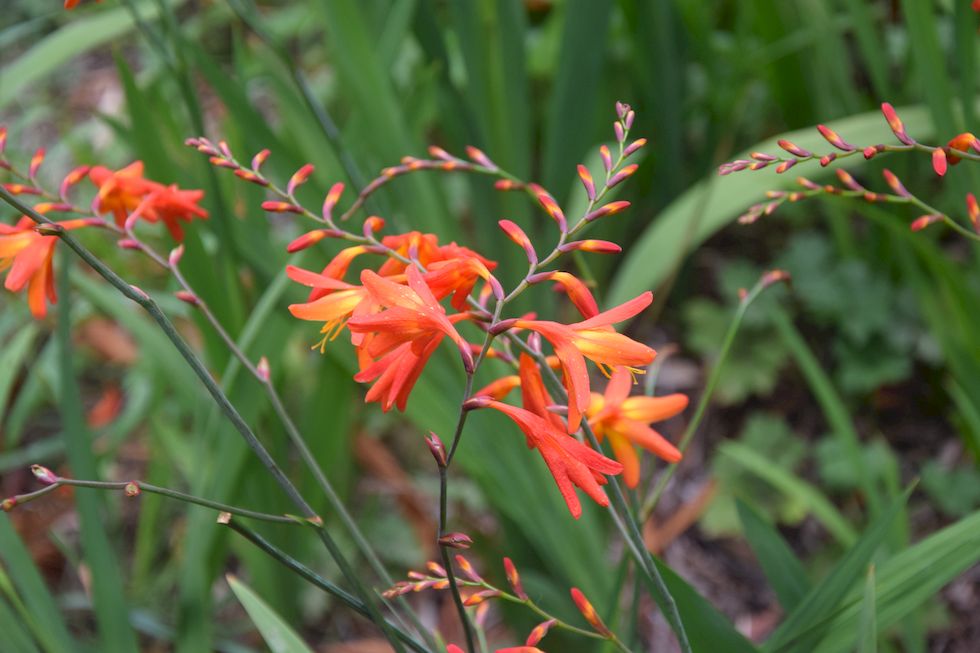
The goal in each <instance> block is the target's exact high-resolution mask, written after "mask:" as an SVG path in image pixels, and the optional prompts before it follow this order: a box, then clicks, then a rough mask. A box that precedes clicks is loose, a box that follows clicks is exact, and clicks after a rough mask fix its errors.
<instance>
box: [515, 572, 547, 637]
mask: <svg viewBox="0 0 980 653" xmlns="http://www.w3.org/2000/svg"><path fill="white" fill-rule="evenodd" d="M504 571H505V572H506V573H507V582H508V583H510V586H511V589H513V590H514V594H515V595H517V597H518V598H520V599H524V600H527V592H525V591H524V585H523V584H522V583H521V576H520V574H518V573H517V567H515V566H514V562H513V561H512V560H511V559H510V558H504ZM546 630H547V629H546ZM542 637H543V635H542ZM528 645H529V646H533V645H534V644H532V643H531V642H528Z"/></svg>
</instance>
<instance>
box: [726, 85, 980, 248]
mask: <svg viewBox="0 0 980 653" xmlns="http://www.w3.org/2000/svg"><path fill="white" fill-rule="evenodd" d="M881 112H882V114H883V115H884V117H885V120H886V121H887V123H888V126H889V127H890V128H891V130H892V133H894V134H895V138H897V139H898V141H899V142H898V144H882V143H879V144H875V145H866V146H858V145H853V144H851V143H849V142H847V141H846V140H844V139H843V138H842V137H841V136H840V135H839V134H837V132H835V131H834V130H832V129H830V128H829V127H827V126H826V125H817V129H818V130H819V132H820V135H821V136H823V138H824V139H825V140H826V141H827V142H828V143H830V144H831V145H832V146H833V147H834V148H835V151H831V152H827V153H825V154H816V153H813V152H811V151H809V150H807V149H804V148H802V147H800V146H798V145H796V144H795V143H791V142H790V141H787V140H780V141H779V142H778V144H779V147H781V148H782V149H783V150H784V152H785V154H778V155H777V154H767V153H764V152H753V153H752V154H751V155H750V158H749V159H737V160H735V161H732V162H730V163H725V164H723V165H722V166H720V167H719V169H718V172H719V174H721V175H729V174H732V173H735V172H740V171H743V170H750V171H751V170H762V169H765V168H769V167H773V168H775V170H776V172H777V173H779V174H782V173H784V172H786V171H788V170H790V169H791V168H793V167H794V166H796V165H798V164H801V163H806V162H810V161H818V162H819V163H820V165H821V166H822V167H825V168H826V167H828V166H830V165H832V164H833V163H835V162H837V161H842V160H844V159H847V158H848V157H852V156H855V155H858V154H860V155H862V156H863V157H864V158H865V159H872V158H874V157H876V156H878V155H880V154H883V153H894V152H923V153H926V154H928V155H929V157H930V159H931V161H932V168H933V170H934V171H935V172H936V174H937V175H939V176H940V177H942V176H944V175H945V174H946V171H947V170H948V167H949V166H950V165H956V164H958V163H959V162H960V161H964V160H966V161H973V162H978V161H980V139H978V138H977V137H976V136H974V135H973V134H971V133H969V132H964V133H962V134H958V135H956V136H954V137H953V138H951V139H950V140H949V142H948V143H947V144H946V145H927V144H924V143H920V142H919V141H917V140H915V139H914V138H913V137H912V136H910V135H909V133H908V132H907V131H906V129H905V125H904V123H903V122H902V120H901V118H899V116H898V114H897V113H896V111H895V109H894V108H893V107H892V105H890V104H889V103H887V102H885V103H883V104H882V105H881ZM787 154H788V155H789V156H786V155H787ZM835 172H836V174H837V178H838V180H839V181H840V183H841V184H842V185H841V186H835V185H833V184H818V183H816V182H813V181H811V180H809V179H807V178H806V177H798V178H797V180H796V181H797V183H798V184H799V185H800V186H801V187H802V190H798V191H783V190H773V191H769V192H768V193H767V194H766V196H767V197H768V199H769V201H767V202H761V203H758V204H754V205H752V206H751V207H749V209H748V211H746V212H745V213H744V214H742V215H741V216H740V217H739V222H741V223H743V224H746V223H751V222H755V221H756V220H758V219H759V218H760V217H763V216H767V215H771V214H772V213H773V212H774V211H775V210H776V209H778V208H779V207H780V206H782V205H783V204H784V203H786V202H799V201H801V200H805V199H809V198H811V197H816V196H820V195H836V196H839V197H849V198H856V199H861V200H864V201H866V202H875V203H879V202H887V203H892V204H908V205H911V206H913V207H915V208H916V209H917V210H918V211H920V215H919V216H918V217H917V218H915V219H914V220H913V221H912V222H911V224H910V225H909V226H910V228H911V229H912V230H913V231H919V230H921V229H924V228H925V227H928V226H929V225H931V224H934V223H937V222H942V223H944V224H946V225H947V226H948V227H950V228H951V229H953V230H955V231H956V232H957V233H959V234H961V235H962V236H965V237H966V238H969V239H971V240H977V241H980V207H978V204H977V199H976V197H975V196H974V194H973V193H968V194H967V196H966V202H965V203H966V215H967V220H966V221H965V222H967V223H968V224H969V225H970V226H969V228H967V227H966V226H964V220H962V219H960V220H958V219H956V218H953V217H951V216H950V215H948V214H946V213H945V212H943V211H941V210H939V209H937V208H935V207H934V206H931V205H929V204H927V203H926V202H924V201H923V200H922V199H920V198H919V197H917V196H916V195H915V194H913V193H911V192H910V191H909V190H908V189H907V188H906V186H905V185H904V184H903V183H902V181H901V180H900V179H899V178H898V177H897V176H896V175H895V174H894V173H893V172H891V171H890V170H888V169H885V170H884V171H883V172H882V176H883V177H884V179H885V183H886V184H887V186H888V188H889V189H890V192H878V191H872V190H869V189H868V188H865V187H864V186H862V185H861V184H859V183H858V182H857V181H856V180H855V179H854V177H853V176H852V175H851V174H850V173H849V172H847V171H846V170H844V169H837V170H836V171H835Z"/></svg>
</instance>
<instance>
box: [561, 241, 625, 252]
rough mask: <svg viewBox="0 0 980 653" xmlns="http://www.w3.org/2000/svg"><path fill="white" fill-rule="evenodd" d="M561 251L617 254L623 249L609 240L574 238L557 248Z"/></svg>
mask: <svg viewBox="0 0 980 653" xmlns="http://www.w3.org/2000/svg"><path fill="white" fill-rule="evenodd" d="M558 249H559V250H560V251H562V252H566V253H567V252H572V251H575V250H578V251H580V252H592V253H594V254H619V253H620V252H622V251H623V248H622V247H620V246H619V245H617V244H616V243H612V242H609V241H608V240H593V239H588V240H575V241H572V242H570V243H565V244H564V245H562V246H561V247H559V248H558Z"/></svg>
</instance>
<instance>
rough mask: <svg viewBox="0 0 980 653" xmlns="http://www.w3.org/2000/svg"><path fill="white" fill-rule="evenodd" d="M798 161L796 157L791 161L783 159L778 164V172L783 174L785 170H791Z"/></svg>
mask: <svg viewBox="0 0 980 653" xmlns="http://www.w3.org/2000/svg"><path fill="white" fill-rule="evenodd" d="M796 163H797V160H796V159H790V160H789V161H783V162H782V163H780V164H779V165H778V166H776V173H777V174H780V175H781V174H783V173H784V172H786V171H787V170H789V169H790V168H792V167H793V166H795V165H796Z"/></svg>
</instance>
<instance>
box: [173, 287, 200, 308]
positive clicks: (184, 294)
mask: <svg viewBox="0 0 980 653" xmlns="http://www.w3.org/2000/svg"><path fill="white" fill-rule="evenodd" d="M174 297H176V298H177V299H179V300H180V301H182V302H184V303H185V304H190V305H191V306H199V305H200V303H201V300H200V299H198V297H197V295H195V294H194V293H192V292H190V291H188V290H178V291H177V292H175V293H174Z"/></svg>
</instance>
